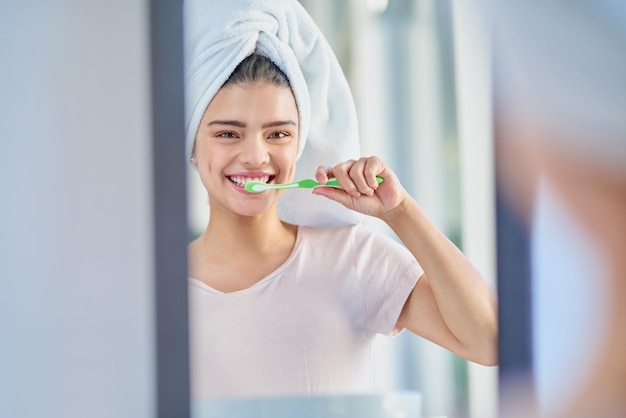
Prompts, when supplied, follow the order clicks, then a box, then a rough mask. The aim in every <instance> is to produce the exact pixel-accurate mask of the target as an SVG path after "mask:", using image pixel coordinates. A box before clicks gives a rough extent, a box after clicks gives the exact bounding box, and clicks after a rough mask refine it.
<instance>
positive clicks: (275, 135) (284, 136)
mask: <svg viewBox="0 0 626 418" xmlns="http://www.w3.org/2000/svg"><path fill="white" fill-rule="evenodd" d="M268 139H270V140H272V141H274V142H286V141H288V140H289V139H291V133H289V132H286V131H276V132H272V133H271V134H269V135H268Z"/></svg>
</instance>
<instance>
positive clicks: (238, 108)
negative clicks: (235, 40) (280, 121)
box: [205, 82, 298, 120]
mask: <svg viewBox="0 0 626 418" xmlns="http://www.w3.org/2000/svg"><path fill="white" fill-rule="evenodd" d="M215 113H218V114H224V113H229V114H232V113H236V114H240V115H242V116H245V115H248V114H259V113H263V114H265V115H266V116H270V115H277V116H278V115H281V117H282V118H284V117H286V116H288V117H290V118H293V119H294V120H297V119H298V109H297V106H296V100H295V98H294V96H293V93H292V91H291V89H290V88H289V87H282V86H276V85H273V84H269V83H263V82H254V83H237V84H229V85H227V86H224V87H222V88H221V89H220V90H219V91H218V92H217V94H216V95H215V97H214V98H213V100H211V102H210V103H209V106H208V107H207V109H206V112H205V116H206V115H207V114H215Z"/></svg>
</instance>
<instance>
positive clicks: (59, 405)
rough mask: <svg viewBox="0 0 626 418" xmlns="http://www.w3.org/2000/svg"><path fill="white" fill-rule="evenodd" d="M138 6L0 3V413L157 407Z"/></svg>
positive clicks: (69, 413)
mask: <svg viewBox="0 0 626 418" xmlns="http://www.w3.org/2000/svg"><path fill="white" fill-rule="evenodd" d="M148 23H149V19H148V5H147V2H146V1H142V0H134V1H103V0H92V1H88V2H83V1H73V0H57V1H54V2H44V1H31V0H3V1H2V2H0V57H1V58H0V59H1V60H2V63H1V64H0V97H1V99H0V416H1V417H7V418H9V417H10V418H22V417H63V418H66V417H90V418H97V417H116V418H120V417H129V418H130V417H132V418H141V417H149V416H153V415H154V413H155V406H154V402H155V391H154V378H155V365H154V357H155V355H154V352H155V348H154V342H153V339H154V330H153V328H154V325H155V323H154V319H153V309H154V306H153V277H152V275H153V271H152V269H153V267H152V262H153V260H152V236H153V231H152V177H151V171H150V170H151V162H152V155H151V144H150V138H151V136H150V135H151V126H150V105H151V104H150V103H151V97H150V62H149V51H150V49H149V39H148V38H149V30H148Z"/></svg>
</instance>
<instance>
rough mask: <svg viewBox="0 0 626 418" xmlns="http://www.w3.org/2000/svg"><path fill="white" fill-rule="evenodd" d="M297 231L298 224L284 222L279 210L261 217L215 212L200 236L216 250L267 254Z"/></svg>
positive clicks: (231, 252) (225, 252)
mask: <svg viewBox="0 0 626 418" xmlns="http://www.w3.org/2000/svg"><path fill="white" fill-rule="evenodd" d="M294 232H295V227H294V226H293V225H290V224H286V223H284V222H282V221H281V220H280V219H279V218H278V213H277V212H276V210H275V209H274V210H270V211H267V212H266V213H264V214H262V215H258V216H239V215H235V214H232V213H227V214H223V213H222V214H220V213H213V212H212V213H211V216H210V220H209V224H208V226H207V228H206V230H205V231H204V233H203V234H202V236H201V237H200V238H199V239H200V240H201V241H203V243H204V244H205V245H206V247H207V248H211V249H212V250H213V252H214V253H222V254H242V253H246V254H251V253H252V254H263V253H267V252H271V251H273V250H275V247H276V245H277V244H278V243H280V242H284V241H283V240H285V239H286V238H287V237H289V236H292V234H293V233H294Z"/></svg>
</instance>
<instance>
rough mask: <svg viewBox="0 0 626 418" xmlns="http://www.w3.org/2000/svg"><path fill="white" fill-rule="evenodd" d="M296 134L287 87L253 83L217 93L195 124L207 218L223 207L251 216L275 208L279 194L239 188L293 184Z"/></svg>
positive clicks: (295, 111)
mask: <svg viewBox="0 0 626 418" xmlns="http://www.w3.org/2000/svg"><path fill="white" fill-rule="evenodd" d="M298 132H299V125H298V109H297V107H296V102H295V99H294V97H293V94H292V92H291V89H289V88H288V87H277V86H274V85H271V84H268V83H261V82H255V83H248V84H235V85H229V86H226V87H223V88H222V89H220V91H219V92H218V93H217V94H216V95H215V97H214V98H213V100H212V101H211V103H210V104H209V106H208V107H207V109H206V111H205V112H204V115H203V117H202V120H201V121H200V127H199V128H198V133H197V135H196V143H195V151H194V157H195V164H196V165H197V166H198V172H199V174H200V179H201V181H202V183H203V185H204V187H205V188H206V189H207V192H208V193H209V200H210V202H211V215H212V216H213V215H214V213H215V211H219V210H222V209H223V210H226V211H229V212H232V213H235V214H238V215H243V216H255V215H260V214H263V213H265V212H266V211H267V210H268V209H270V208H273V207H275V205H276V202H277V200H278V197H279V196H280V195H281V192H278V191H270V192H264V193H257V194H253V193H248V192H246V191H245V189H244V184H245V183H246V182H248V181H252V180H255V181H263V182H266V183H286V182H289V181H291V180H293V175H294V171H295V162H296V156H297V152H298Z"/></svg>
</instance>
